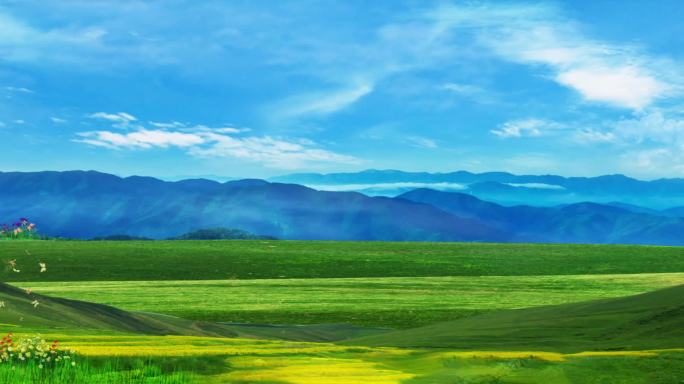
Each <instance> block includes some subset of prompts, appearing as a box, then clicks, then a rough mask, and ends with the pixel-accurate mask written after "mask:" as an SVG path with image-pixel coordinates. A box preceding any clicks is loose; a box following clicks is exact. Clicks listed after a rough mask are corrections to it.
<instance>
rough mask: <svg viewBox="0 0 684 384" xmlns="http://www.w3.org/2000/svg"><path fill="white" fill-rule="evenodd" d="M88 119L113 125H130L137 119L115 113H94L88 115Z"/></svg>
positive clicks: (124, 113) (121, 113)
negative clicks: (99, 120) (104, 121)
mask: <svg viewBox="0 0 684 384" xmlns="http://www.w3.org/2000/svg"><path fill="white" fill-rule="evenodd" d="M88 117H90V118H93V119H101V120H107V121H111V122H115V123H130V122H132V121H137V120H138V119H137V118H136V117H135V116H133V115H131V114H129V113H126V112H117V113H107V112H95V113H91V114H90V115H88Z"/></svg>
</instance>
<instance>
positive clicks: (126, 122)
mask: <svg viewBox="0 0 684 384" xmlns="http://www.w3.org/2000/svg"><path fill="white" fill-rule="evenodd" d="M683 19H684V2H681V1H679V0H671V1H670V0H663V1H658V2H645V1H640V0H624V1H607V0H591V1H590V0H584V1H582V0H575V1H566V2H563V1H558V2H555V1H542V2H517V1H515V2H514V1H492V2H485V1H482V2H481V1H427V0H425V1H423V0H420V1H418V0H416V1H399V0H397V1H373V2H369V1H354V0H350V1H325V0H323V1H321V0H318V1H296V0H292V1H275V0H271V1H269V0H264V1H256V2H255V1H239V0H232V1H211V0H209V1H202V2H197V1H177V0H168V1H125V0H117V1H91V0H87V1H86V0H83V1H70V0H60V1H57V0H41V1H14V0H5V1H3V2H1V3H0V98H1V99H2V102H1V103H0V152H1V153H2V154H3V158H4V160H3V161H2V162H1V163H0V164H1V165H0V170H2V171H38V170H70V169H94V170H99V171H103V172H109V173H114V174H118V175H133V174H137V175H150V176H156V177H161V178H169V179H173V178H184V177H207V176H209V177H226V178H229V177H269V176H274V175H280V174H287V173H293V172H324V173H328V172H349V171H357V170H363V169H370V168H373V169H401V170H407V171H431V172H448V171H455V170H469V171H474V172H482V171H509V172H514V173H524V174H547V173H553V174H560V175H567V176H572V175H581V176H594V175H600V174H613V173H623V174H627V175H630V176H633V177H638V178H642V179H655V178H661V177H684V23H682V22H681V20H683Z"/></svg>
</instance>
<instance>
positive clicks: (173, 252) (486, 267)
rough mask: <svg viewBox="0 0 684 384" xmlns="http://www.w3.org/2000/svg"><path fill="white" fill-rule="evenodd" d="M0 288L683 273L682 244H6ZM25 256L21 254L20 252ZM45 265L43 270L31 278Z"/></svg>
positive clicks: (167, 242) (170, 242) (0, 246)
mask: <svg viewBox="0 0 684 384" xmlns="http://www.w3.org/2000/svg"><path fill="white" fill-rule="evenodd" d="M0 249H1V250H2V255H3V256H2V257H4V258H7V259H10V258H16V259H17V262H18V263H19V267H20V269H22V273H19V274H12V273H10V272H6V273H5V275H4V276H3V279H4V281H83V280H92V281H108V280H114V281H120V280H221V279H230V278H238V279H257V278H258V279H262V278H283V277H285V278H322V277H326V278H328V277H398V276H406V277H419V276H525V275H580V274H622V273H662V272H682V271H684V247H644V246H615V245H546V244H473V243H384V242H334V241H250V240H238V241H154V242H151V241H130V242H129V241H119V242H116V241H109V242H107V241H102V242H79V241H5V242H0ZM26 252H28V253H29V254H26ZM39 260H41V261H46V262H47V263H48V270H49V272H50V273H45V274H40V273H38V267H37V262H38V261H39Z"/></svg>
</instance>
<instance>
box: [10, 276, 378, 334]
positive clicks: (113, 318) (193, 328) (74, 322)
mask: <svg viewBox="0 0 684 384" xmlns="http://www.w3.org/2000/svg"><path fill="white" fill-rule="evenodd" d="M34 300H37V301H38V302H39V304H38V306H36V307H34V306H33V305H32V302H33V301H34ZM0 301H2V302H3V303H4V307H3V308H0V323H2V324H3V325H4V326H5V328H6V331H8V332H9V331H12V332H24V333H26V332H32V331H34V330H40V332H63V333H68V334H80V333H87V332H97V333H100V334H102V333H105V334H119V333H123V334H137V335H183V336H210V337H247V338H267V339H281V340H298V341H312V342H313V341H337V340H343V339H348V338H351V337H359V336H364V335H373V334H379V333H384V332H386V331H387V330H385V329H375V328H360V327H355V326H353V325H347V324H321V325H306V326H304V325H302V326H297V325H255V324H225V323H214V322H207V321H192V320H185V319H182V318H178V317H174V316H166V315H160V314H154V313H147V312H128V311H123V310H120V309H118V308H114V307H111V306H108V305H102V304H96V303H90V302H86V301H79V300H69V299H63V298H58V297H50V296H45V295H40V294H37V293H33V292H32V293H31V294H27V292H26V291H25V290H23V289H19V288H17V287H14V286H12V285H9V284H4V283H0Z"/></svg>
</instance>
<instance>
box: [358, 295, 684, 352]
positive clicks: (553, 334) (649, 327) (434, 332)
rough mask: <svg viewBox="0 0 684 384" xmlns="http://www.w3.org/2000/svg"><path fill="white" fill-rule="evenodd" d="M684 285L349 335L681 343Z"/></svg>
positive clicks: (432, 342) (455, 342) (425, 343)
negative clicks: (404, 328)
mask: <svg viewBox="0 0 684 384" xmlns="http://www.w3.org/2000/svg"><path fill="white" fill-rule="evenodd" d="M683 298H684V285H679V286H676V287H670V288H666V289H662V290H658V291H654V292H648V293H644V294H641V295H635V296H628V297H623V298H615V299H604V300H597V301H589V302H582V303H572V304H565V305H559V306H544V307H536V308H525V309H518V310H505V311H497V312H492V313H489V314H483V315H477V316H473V317H470V318H465V319H461V320H456V321H451V322H445V323H439V324H434V325H430V326H426V327H422V328H415V329H410V330H405V331H396V332H390V333H385V334H382V335H378V336H370V337H365V338H359V339H356V340H351V341H349V342H348V343H351V344H358V345H371V346H379V345H382V346H400V347H435V348H451V349H484V350H547V351H548V350H550V351H554V350H556V351H566V352H567V351H585V350H597V349H625V350H630V349H632V350H634V349H646V348H678V347H679V348H681V347H682V346H684V300H683Z"/></svg>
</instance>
